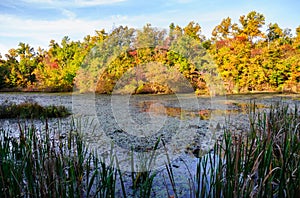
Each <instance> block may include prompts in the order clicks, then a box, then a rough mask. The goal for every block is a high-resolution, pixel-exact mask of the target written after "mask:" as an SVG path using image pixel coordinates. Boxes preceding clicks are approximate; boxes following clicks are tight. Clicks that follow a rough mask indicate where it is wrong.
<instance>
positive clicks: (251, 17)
mask: <svg viewBox="0 0 300 198" xmlns="http://www.w3.org/2000/svg"><path fill="white" fill-rule="evenodd" d="M239 21H240V23H241V25H242V27H241V28H240V29H239V34H240V35H245V36H247V38H248V39H249V41H253V39H254V38H263V37H264V34H263V32H262V31H261V30H260V29H261V27H262V26H263V25H264V24H265V17H264V15H262V14H260V13H257V12H255V11H252V12H250V13H249V14H248V15H247V16H245V15H243V16H241V17H240V20H239Z"/></svg>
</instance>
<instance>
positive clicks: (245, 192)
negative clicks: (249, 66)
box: [170, 103, 300, 197]
mask: <svg viewBox="0 0 300 198" xmlns="http://www.w3.org/2000/svg"><path fill="white" fill-rule="evenodd" d="M249 108H250V114H249V120H250V126H251V127H250V133H248V134H234V133H231V132H230V131H229V130H228V129H225V131H224V138H223V139H222V140H221V141H220V142H218V143H216V144H215V146H214V149H213V151H212V153H211V154H209V155H205V156H203V157H201V158H199V160H198V163H197V170H196V175H195V178H194V180H193V182H194V186H195V188H193V189H194V190H193V197H194V196H195V197H297V196H298V195H299V193H300V175H299V174H300V173H299V168H300V159H299V158H300V115H299V113H298V109H297V107H295V108H294V110H291V108H289V106H288V105H284V104H279V103H278V104H275V105H272V106H271V107H270V109H269V110H268V111H267V112H256V108H255V104H252V105H250V107H249ZM170 180H172V178H171V177H170Z"/></svg>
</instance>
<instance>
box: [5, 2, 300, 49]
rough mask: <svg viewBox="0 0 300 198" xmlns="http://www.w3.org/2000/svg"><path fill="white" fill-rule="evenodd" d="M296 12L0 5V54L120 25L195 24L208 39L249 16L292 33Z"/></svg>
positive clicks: (280, 8) (275, 6) (247, 7)
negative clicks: (227, 24) (253, 13)
mask: <svg viewBox="0 0 300 198" xmlns="http://www.w3.org/2000/svg"><path fill="white" fill-rule="evenodd" d="M299 8H300V1H299V0H145V1H142V0H140V1H138V0H1V1H0V54H1V55H5V54H6V53H8V50H9V49H11V48H18V44H19V43H20V42H23V43H26V44H29V45H30V46H32V47H34V48H35V49H37V48H38V47H41V48H42V49H48V47H49V43H50V40H52V39H54V40H55V41H56V42H58V43H60V41H61V40H62V38H63V37H64V36H68V37H69V38H70V39H71V40H73V41H78V40H80V41H81V40H83V38H84V37H85V36H86V35H91V36H92V35H95V30H101V29H103V28H104V29H105V30H106V32H110V31H112V29H113V28H115V27H118V26H120V25H123V26H125V25H127V26H128V27H133V28H142V27H143V26H144V25H145V24H147V23H150V24H151V25H152V27H157V28H168V27H169V25H170V23H172V22H173V23H174V24H175V25H179V26H181V27H184V26H186V25H187V24H188V23H189V22H190V21H194V22H196V23H199V25H200V26H201V28H202V34H204V35H205V36H206V37H207V38H209V37H210V36H211V32H212V30H213V28H214V27H215V26H217V25H218V24H220V22H221V21H222V19H224V18H227V17H230V18H231V19H232V20H233V22H236V23H238V19H239V17H240V16H242V15H247V14H248V13H249V12H251V11H256V12H259V13H261V14H263V15H264V16H265V18H266V24H269V23H278V25H279V26H280V27H281V28H282V29H284V28H290V29H292V33H293V34H295V29H296V27H298V26H299V25H300V11H299V10H300V9H299ZM265 28H266V27H265Z"/></svg>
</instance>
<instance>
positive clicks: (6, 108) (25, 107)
mask: <svg viewBox="0 0 300 198" xmlns="http://www.w3.org/2000/svg"><path fill="white" fill-rule="evenodd" d="M69 115H71V113H70V111H69V110H68V109H67V108H66V107H64V106H54V105H51V106H46V107H43V106H41V105H39V104H38V103H37V102H30V101H25V102H23V103H20V104H16V103H13V102H9V101H4V102H3V103H1V105H0V119H1V118H2V119H3V118H4V119H8V118H29V119H32V118H61V117H67V116H69Z"/></svg>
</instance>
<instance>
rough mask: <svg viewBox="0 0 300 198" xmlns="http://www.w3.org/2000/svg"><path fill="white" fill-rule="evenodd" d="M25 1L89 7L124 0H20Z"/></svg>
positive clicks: (38, 3)
mask: <svg viewBox="0 0 300 198" xmlns="http://www.w3.org/2000/svg"><path fill="white" fill-rule="evenodd" d="M22 1H23V2H25V3H31V4H36V5H40V6H43V7H57V8H58V7H61V8H70V7H73V8H74V7H90V6H98V5H108V4H115V3H119V2H123V1H126V0H64V1H61V0H22Z"/></svg>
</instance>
